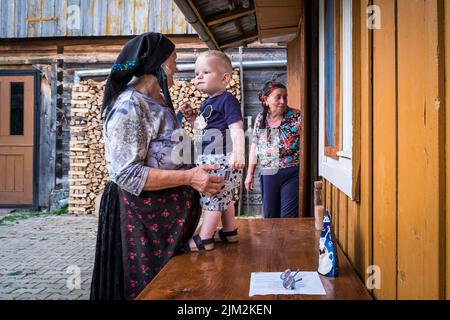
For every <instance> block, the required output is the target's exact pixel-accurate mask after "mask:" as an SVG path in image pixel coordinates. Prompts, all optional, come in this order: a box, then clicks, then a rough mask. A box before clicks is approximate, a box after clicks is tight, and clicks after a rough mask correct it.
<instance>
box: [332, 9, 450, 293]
mask: <svg viewBox="0 0 450 320" xmlns="http://www.w3.org/2000/svg"><path fill="white" fill-rule="evenodd" d="M373 4H375V5H378V6H379V7H380V9H381V12H382V29H379V30H374V31H371V30H368V29H367V26H366V15H367V14H366V7H367V5H368V1H366V0H361V1H357V0H354V11H355V19H354V22H355V24H354V26H355V27H356V28H355V29H356V30H355V31H354V32H355V37H356V38H355V39H354V40H355V42H354V43H355V46H357V48H355V50H354V52H356V53H358V56H356V57H355V58H354V74H355V78H356V79H358V82H359V85H358V86H357V87H355V106H356V108H358V109H359V111H360V114H359V115H358V117H357V118H356V119H355V121H356V122H359V125H360V134H359V135H358V136H355V137H354V139H359V143H360V156H361V171H360V202H353V201H351V200H350V199H348V198H347V197H346V196H345V195H344V194H343V193H342V192H341V191H339V190H338V189H337V188H335V187H334V186H333V185H332V184H331V183H330V182H329V181H326V182H325V199H326V208H327V210H329V211H330V212H332V215H333V225H334V228H335V233H336V237H337V239H338V242H339V244H340V245H341V246H342V248H343V249H344V251H345V252H346V253H347V255H348V257H349V259H350V260H351V261H352V263H353V264H354V267H355V268H356V270H357V271H358V274H359V275H360V277H361V278H362V279H363V281H366V278H367V273H366V272H367V267H368V266H370V265H372V264H373V265H376V266H378V267H379V268H380V271H381V288H380V289H374V290H373V292H372V293H373V295H374V297H375V298H377V299H444V298H447V299H450V290H449V287H450V266H449V256H450V236H449V235H448V234H447V233H446V229H448V228H449V227H450V222H449V217H448V210H446V204H447V207H448V206H449V205H450V196H449V195H448V193H447V192H446V183H448V182H449V178H450V174H449V172H448V170H447V171H446V165H447V167H449V165H450V160H449V158H450V154H447V155H446V152H447V153H448V152H449V151H446V148H445V145H446V144H448V143H449V141H450V130H449V128H448V126H449V125H450V116H449V113H448V112H447V113H445V106H446V103H445V102H446V100H447V101H448V99H449V92H450V84H449V82H450V81H448V79H449V78H450V58H449V57H450V49H449V47H450V41H449V40H448V39H449V37H450V22H449V20H450V4H449V3H448V1H442V0H425V1H411V0H397V1H392V0H374V1H373ZM446 75H447V77H446ZM446 78H447V81H445V79H446ZM447 150H449V149H448V148H447ZM445 290H446V291H445Z"/></svg>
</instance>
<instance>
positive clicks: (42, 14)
mask: <svg viewBox="0 0 450 320" xmlns="http://www.w3.org/2000/svg"><path fill="white" fill-rule="evenodd" d="M78 18H79V19H78ZM148 31H153V32H161V33H165V34H193V33H195V30H194V29H193V28H192V27H191V26H190V25H189V24H188V23H187V22H186V19H185V17H184V15H183V14H182V13H181V12H180V10H179V9H178V7H177V6H176V5H175V3H174V2H173V1H172V0H0V38H35V37H66V36H75V37H76V36H83V37H85V36H120V35H136V34H141V33H143V32H148Z"/></svg>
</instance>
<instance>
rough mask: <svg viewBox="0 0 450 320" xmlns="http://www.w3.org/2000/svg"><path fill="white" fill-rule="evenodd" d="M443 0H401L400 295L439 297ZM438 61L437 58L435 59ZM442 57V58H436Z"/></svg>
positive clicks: (399, 125)
mask: <svg viewBox="0 0 450 320" xmlns="http://www.w3.org/2000/svg"><path fill="white" fill-rule="evenodd" d="M437 5H438V1H431V0H430V1H408V0H399V1H398V12H399V14H398V30H397V31H398V105H397V108H398V135H399V139H398V221H399V223H398V298H399V299H438V298H441V297H442V294H441V288H443V287H444V283H442V282H441V281H440V278H441V275H440V266H439V263H440V261H439V260H440V232H439V227H440V226H439V223H440V218H441V217H440V216H441V210H442V209H443V208H442V203H441V199H440V198H441V196H440V192H442V191H443V190H441V186H440V185H441V183H440V180H441V179H442V176H441V175H440V172H442V173H443V171H441V170H443V169H444V168H441V167H440V156H441V152H443V151H444V145H443V137H442V136H441V128H440V122H441V121H440V118H441V117H442V116H443V108H442V109H441V108H438V107H437V105H436V102H437V101H438V100H439V80H440V79H439V72H440V71H439V43H438V14H437V8H438V6H437ZM431 61H435V63H430V62H431ZM436 62H437V63H436Z"/></svg>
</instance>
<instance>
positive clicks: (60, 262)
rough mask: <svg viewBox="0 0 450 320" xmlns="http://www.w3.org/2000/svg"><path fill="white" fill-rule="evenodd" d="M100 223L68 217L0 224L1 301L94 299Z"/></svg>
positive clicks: (32, 219)
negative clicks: (90, 292) (93, 272)
mask: <svg viewBox="0 0 450 320" xmlns="http://www.w3.org/2000/svg"><path fill="white" fill-rule="evenodd" d="M97 221H98V219H97V218H96V217H95V216H78V217H76V216H68V215H62V216H44V217H34V218H29V219H25V220H19V223H17V224H16V223H14V224H10V223H8V224H7V225H0V299H3V300H16V299H18V300H23V299H32V300H43V299H51V300H60V299H69V300H72V299H77V300H82V299H88V298H89V289H90V283H91V275H92V268H93V263H94V252H95V239H96V233H97ZM78 268H79V269H78ZM77 273H78V274H79V278H78V277H77ZM78 280H79V284H80V288H79V289H77V288H76V287H77V284H78V282H77V281H78ZM68 284H69V286H68ZM71 288H73V290H71Z"/></svg>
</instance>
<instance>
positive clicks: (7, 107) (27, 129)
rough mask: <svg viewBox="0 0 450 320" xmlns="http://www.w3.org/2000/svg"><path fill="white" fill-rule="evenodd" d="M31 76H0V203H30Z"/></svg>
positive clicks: (32, 95)
mask: <svg viewBox="0 0 450 320" xmlns="http://www.w3.org/2000/svg"><path fill="white" fill-rule="evenodd" d="M34 94H35V92H34V76H33V75H21V76H19V75H14V76H12V75H2V76H0V205H1V206H9V205H10V206H15V205H32V204H33V191H34V190H33V165H34V163H33V151H34V147H35V146H34V116H35V115H34V107H35V106H34Z"/></svg>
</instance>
